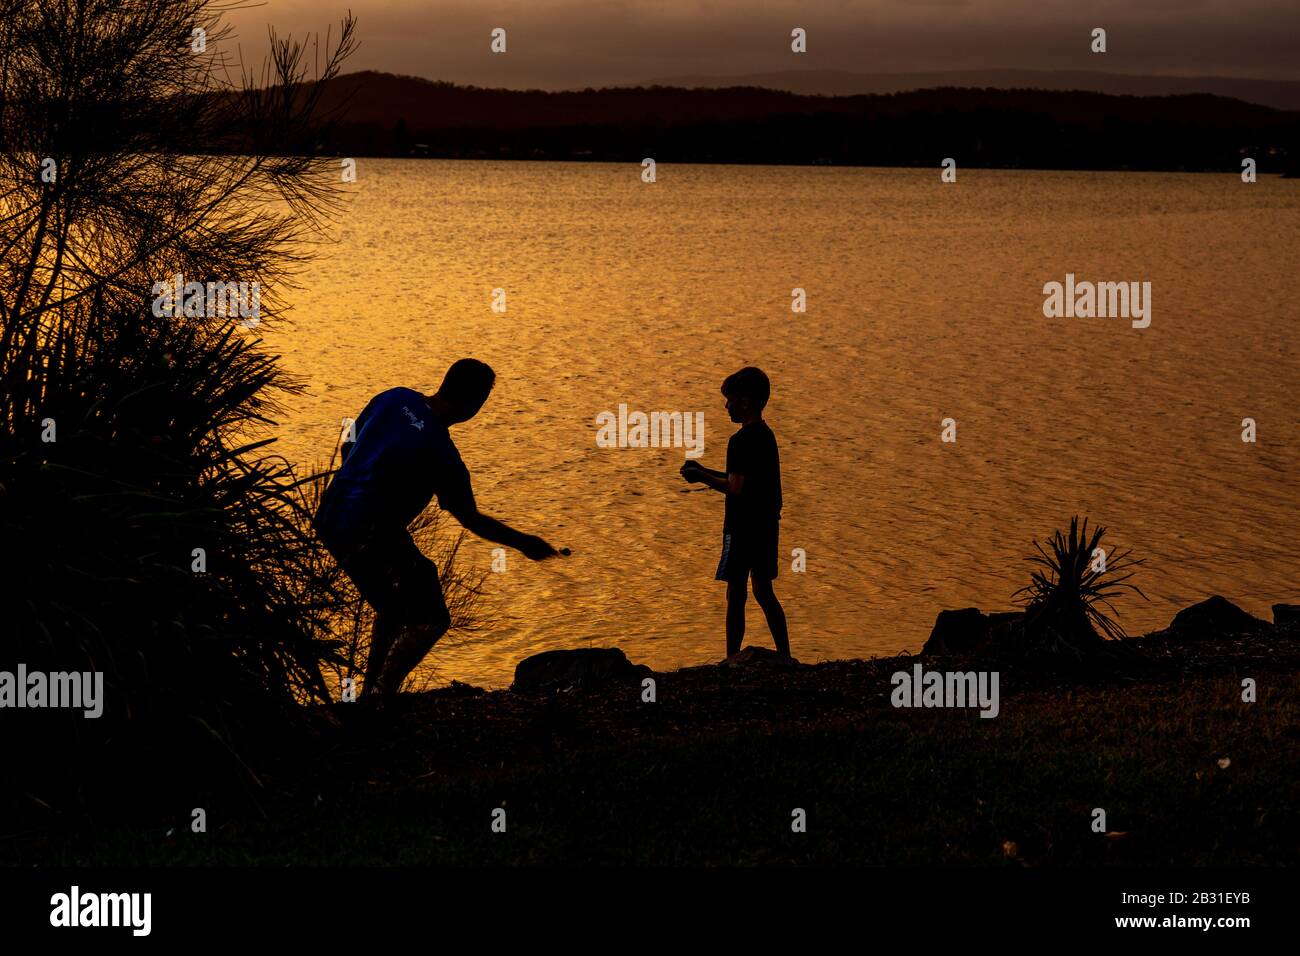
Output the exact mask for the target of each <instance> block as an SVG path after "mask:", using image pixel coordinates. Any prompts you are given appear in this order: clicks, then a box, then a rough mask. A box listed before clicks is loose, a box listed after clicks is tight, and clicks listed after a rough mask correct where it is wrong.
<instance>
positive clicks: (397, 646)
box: [375, 624, 447, 696]
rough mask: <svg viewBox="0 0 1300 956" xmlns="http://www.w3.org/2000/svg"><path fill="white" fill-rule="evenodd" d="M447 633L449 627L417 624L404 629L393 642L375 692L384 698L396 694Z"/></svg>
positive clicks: (376, 683)
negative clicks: (439, 639) (416, 666)
mask: <svg viewBox="0 0 1300 956" xmlns="http://www.w3.org/2000/svg"><path fill="white" fill-rule="evenodd" d="M445 633H447V627H446V626H444V625H437V624H416V625H412V626H411V627H407V628H403V629H402V631H401V633H400V634H398V636H397V639H396V640H395V641H393V647H392V650H390V651H389V652H388V658H387V660H385V661H384V666H383V668H382V669H381V670H380V672H379V679H378V680H377V681H376V682H375V692H376V693H378V694H381V695H383V696H391V695H393V694H396V693H397V692H398V691H399V690H400V689H401V687H402V682H403V681H405V680H406V678H407V676H408V675H410V673H411V671H413V670H415V665H417V664H419V663H420V661H422V660H424V655H425V654H427V653H429V651H430V650H432V649H433V645H434V644H435V643H436V642H437V640H438V638H440V637H442V635H443V634H445Z"/></svg>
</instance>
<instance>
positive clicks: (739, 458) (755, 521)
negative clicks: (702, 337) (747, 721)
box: [681, 366, 790, 657]
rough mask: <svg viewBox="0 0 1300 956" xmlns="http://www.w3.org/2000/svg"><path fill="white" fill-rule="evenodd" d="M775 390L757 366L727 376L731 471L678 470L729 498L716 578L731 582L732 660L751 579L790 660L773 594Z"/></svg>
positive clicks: (777, 500)
mask: <svg viewBox="0 0 1300 956" xmlns="http://www.w3.org/2000/svg"><path fill="white" fill-rule="evenodd" d="M771 391H772V387H771V385H770V384H769V382H768V380H767V376H766V375H764V374H763V372H762V370H760V369H757V368H753V367H752V366H751V367H747V368H742V369H741V370H740V371H739V372H736V373H735V374H734V375H729V376H727V380H726V381H724V382H723V383H722V394H723V396H724V397H725V398H726V399H727V414H728V415H729V416H731V420H732V421H733V422H736V423H737V424H738V425H740V426H741V427H740V430H739V431H737V432H736V433H735V434H734V435H732V436H731V440H730V441H728V442H727V470H726V471H725V472H721V471H713V470H711V469H709V468H705V467H703V466H702V465H700V463H699V462H697V461H688V462H687V463H686V464H684V465H682V471H681V475H682V477H683V478H685V479H686V480H687V481H692V482H703V483H704V484H706V485H708V486H709V487H710V488H713V489H714V490H716V491H721V492H722V493H723V494H725V495H726V496H727V501H726V509H725V513H724V518H723V523H722V560H721V561H720V562H719V563H718V571H717V574H716V575H714V577H715V579H716V580H718V581H726V582H727V656H728V657H730V656H731V655H732V654H735V653H736V652H737V651H739V650H740V645H741V643H742V641H743V640H744V638H745V582H746V580H749V581H750V582H751V586H752V587H753V589H754V598H755V600H757V601H758V606H759V607H761V608H762V609H763V614H764V616H765V617H766V618H767V626H768V628H769V629H770V630H771V631H772V640H773V641H775V642H776V649H777V651H778V652H779V653H781V654H784V655H785V656H786V657H789V656H790V636H789V633H788V631H787V630H786V623H785V611H783V610H782V609H781V602H780V601H778V600H777V599H776V592H775V591H773V590H772V581H773V579H774V578H775V577H776V565H777V537H778V534H779V531H780V523H781V461H780V457H779V456H778V455H777V450H776V436H775V435H773V434H772V429H770V428H768V427H767V422H765V421H763V408H764V407H765V406H766V405H767V399H768V396H769V395H771Z"/></svg>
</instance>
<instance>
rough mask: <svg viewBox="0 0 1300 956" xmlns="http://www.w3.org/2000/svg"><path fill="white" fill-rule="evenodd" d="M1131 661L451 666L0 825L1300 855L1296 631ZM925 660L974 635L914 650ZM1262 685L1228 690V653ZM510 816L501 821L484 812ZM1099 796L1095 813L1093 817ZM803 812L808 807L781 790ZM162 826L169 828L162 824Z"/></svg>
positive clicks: (199, 837)
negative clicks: (166, 803) (990, 701)
mask: <svg viewBox="0 0 1300 956" xmlns="http://www.w3.org/2000/svg"><path fill="white" fill-rule="evenodd" d="M1139 643H1140V644H1145V645H1146V647H1147V650H1146V652H1145V653H1144V654H1143V660H1142V663H1141V665H1140V666H1137V667H1128V668H1126V669H1125V670H1124V671H1122V672H1119V671H1111V672H1107V673H1095V674H1092V675H1090V676H1088V677H1083V676H1080V675H1078V674H1064V673H1054V672H1051V671H1048V670H1043V669H1041V668H1033V669H1030V668H1029V667H1027V666H1026V665H1023V664H1021V665H1019V666H1018V667H1017V666H1015V665H1012V664H1010V663H1005V664H1002V665H998V666H999V668H1000V671H1001V675H1002V681H1001V712H1000V714H999V716H998V717H997V718H995V719H981V718H980V717H979V716H978V714H977V712H976V711H975V710H966V711H961V710H943V709H933V710H903V709H894V708H893V707H891V706H890V704H889V691H890V682H889V675H890V674H892V673H893V672H895V671H897V670H905V669H910V668H911V666H912V664H913V663H915V660H916V659H914V658H907V657H903V658H895V659H889V660H873V661H841V662H831V663H825V664H820V665H816V666H812V667H804V668H797V669H794V670H784V669H778V668H773V667H769V666H765V665H762V664H755V665H751V666H750V667H748V668H742V669H739V670H736V669H730V668H723V667H700V668H691V669H687V670H682V671H678V672H674V673H670V674H662V675H657V681H658V687H657V696H658V700H657V701H656V702H654V703H644V702H642V700H641V688H640V686H639V685H630V684H629V685H612V686H606V687H604V688H602V689H599V690H595V691H582V690H574V691H571V692H568V693H564V692H561V693H556V694H526V695H525V694H514V693H510V692H505V691H501V692H493V693H484V692H481V691H477V690H475V689H472V688H466V687H463V686H453V687H451V688H448V689H444V690H440V691H434V692H430V693H426V694H418V695H407V696H405V697H404V698H403V699H402V700H401V701H400V705H399V706H398V707H396V708H395V709H394V710H391V711H389V712H385V713H379V714H376V713H373V712H371V711H369V710H367V709H365V708H364V705H355V704H340V705H336V706H335V707H333V708H332V712H333V713H332V715H331V716H330V717H329V718H325V715H324V713H322V717H323V718H325V719H322V722H321V726H320V729H319V732H318V735H317V736H316V738H315V739H314V741H313V743H312V745H311V746H309V747H305V748H299V749H298V750H297V751H296V754H295V756H294V757H293V758H292V759H290V758H287V757H286V758H285V759H284V760H282V761H281V762H280V763H279V766H278V770H277V772H276V773H275V774H274V775H273V776H272V777H264V778H263V781H264V783H265V784H266V786H267V789H268V791H269V792H271V793H275V794H277V796H275V797H273V798H271V799H269V800H268V801H267V802H266V803H265V805H264V810H263V813H246V812H245V813H240V814H238V815H235V816H230V815H228V814H226V813H225V812H224V811H223V809H222V808H221V806H214V807H210V808H207V809H208V825H209V832H207V833H206V834H194V833H191V832H190V829H189V816H188V814H189V808H185V810H184V812H183V813H180V814H178V817H177V819H176V820H175V821H174V822H173V823H171V824H167V825H158V826H151V827H145V828H142V827H140V826H132V827H130V828H123V829H117V830H115V829H114V828H112V827H111V826H110V827H101V828H99V829H98V830H96V831H94V832H82V833H79V834H75V835H65V836H60V837H57V838H55V837H52V836H46V837H39V836H28V837H22V838H14V837H11V838H8V839H6V840H5V841H4V843H5V846H4V855H5V856H7V857H12V858H13V859H14V860H15V861H16V862H24V863H41V864H56V863H57V864H86V863H142V864H151V865H163V864H205V863H223V864H265V865H282V864H286V863H292V864H347V865H355V864H380V865H382V864H409V863H428V864H440V863H446V864H519V863H523V864H530V863H609V864H625V863H633V864H757V863H800V864H845V863H852V864H998V865H1028V866H1060V865H1078V864H1223V865H1229V864H1274V863H1295V862H1297V861H1300V824H1298V822H1297V816H1296V813H1295V807H1296V806H1297V805H1300V775H1298V774H1297V772H1296V771H1297V767H1298V766H1300V761H1298V760H1297V756H1298V755H1300V653H1297V644H1300V642H1297V640H1296V638H1295V634H1294V631H1290V632H1287V631H1284V630H1282V629H1279V630H1278V632H1276V633H1275V634H1274V635H1272V636H1271V637H1268V638H1257V639H1249V640H1245V639H1243V640H1236V641H1234V640H1223V641H1219V642H1217V643H1207V642H1199V643H1197V644H1194V645H1192V644H1187V645H1178V644H1175V643H1174V642H1173V641H1164V640H1157V639H1154V638H1153V639H1149V640H1148V641H1143V642H1139ZM923 662H924V664H925V666H926V667H927V668H945V669H959V668H960V669H966V668H967V667H972V666H980V667H983V668H986V669H987V668H988V667H989V666H990V665H989V663H988V662H985V663H983V664H980V665H975V664H974V662H971V661H960V660H948V661H944V660H942V659H934V660H932V659H929V658H925V659H923ZM1244 677H1253V678H1254V679H1255V680H1256V682H1257V685H1258V699H1257V701H1256V702H1254V703H1245V702H1243V701H1242V683H1241V682H1242V678H1244ZM498 807H502V808H504V809H505V811H506V823H507V831H506V832H505V833H493V832H492V830H491V826H490V824H491V818H492V812H493V810H494V809H495V808H498ZM1098 807H1100V808H1103V809H1104V810H1105V811H1106V830H1107V831H1108V832H1107V833H1105V834H1102V833H1097V832H1094V830H1093V829H1092V821H1093V810H1094V808H1098ZM794 808H802V809H804V810H805V811H806V813H807V832H806V833H794V832H792V830H791V819H792V817H791V813H792V810H793V809H794ZM168 829H172V830H173V833H172V834H171V835H170V836H168V835H167V833H166V831H167V830H168Z"/></svg>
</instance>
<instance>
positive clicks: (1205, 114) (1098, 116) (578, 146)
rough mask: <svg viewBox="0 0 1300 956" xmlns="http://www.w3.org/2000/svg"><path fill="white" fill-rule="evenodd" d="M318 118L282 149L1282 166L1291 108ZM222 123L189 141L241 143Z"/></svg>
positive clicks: (502, 102) (758, 102)
mask: <svg viewBox="0 0 1300 956" xmlns="http://www.w3.org/2000/svg"><path fill="white" fill-rule="evenodd" d="M320 94H321V95H320V100H319V107H318V112H317V119H318V121H319V122H320V130H319V133H318V134H317V135H314V136H313V137H312V140H311V141H309V142H300V143H289V144H281V148H282V149H283V150H284V151H286V152H289V151H297V152H303V153H311V154H315V155H330V156H341V157H372V158H373V157H381V156H382V157H389V158H399V157H418V158H429V159H497V160H542V161H557V160H558V161H569V162H620V163H638V164H639V163H641V162H642V161H643V160H645V159H647V158H648V159H653V160H654V161H655V162H656V163H663V164H673V163H676V164H681V163H700V164H709V165H773V166H818V165H825V166H863V167H899V168H907V167H918V168H934V169H938V168H939V166H940V164H941V163H942V162H943V160H945V159H949V158H950V159H953V160H954V161H955V162H956V167H957V169H958V171H959V172H960V170H962V169H1020V170H1030V169H1032V170H1062V169H1075V170H1093V171H1103V170H1111V171H1125V170H1131V171H1149V172H1211V171H1217V172H1235V173H1238V174H1240V172H1241V169H1242V160H1243V159H1244V158H1250V159H1253V160H1255V163H1256V167H1257V169H1256V171H1257V173H1258V174H1261V175H1267V174H1270V173H1284V172H1287V171H1288V170H1289V171H1291V172H1292V173H1294V172H1295V170H1296V165H1297V163H1298V162H1300V111H1289V110H1282V109H1277V108H1274V107H1270V106H1262V105H1259V104H1257V103H1247V102H1244V101H1242V100H1237V99H1230V98H1227V97H1224V96H1218V95H1214V94H1208V93H1207V94H1195V93H1188V94H1177V95H1162V96H1133V95H1115V94H1111V93H1100V92H1088V91H1082V90H1066V91H1058V90H1041V89H993V88H966V87H938V88H932V89H921V90H912V91H909V92H899V93H883V94H854V95H846V96H822V95H811V94H803V93H791V92H786V91H783V90H774V89H766V88H759V87H724V88H718V89H713V88H694V89H686V88H679V87H615V88H605V89H589V90H576V91H573V90H570V91H558V92H546V91H541V90H503V89H482V88H478V87H462V86H455V85H453V84H450V83H434V82H431V81H428V80H422V79H418V78H415V77H402V76H394V75H392V74H386V73H374V72H364V73H353V74H346V75H344V76H341V77H337V78H335V79H333V80H330V81H328V82H327V83H325V84H323V86H322V87H321V89H320ZM255 141H256V135H255V131H249V130H244V131H241V130H238V129H229V130H224V131H222V133H221V134H219V135H217V136H216V137H215V138H214V140H213V141H211V142H209V143H207V144H203V145H201V146H200V147H199V148H200V149H206V150H208V151H212V152H241V151H243V150H244V149H246V148H247V144H248V143H251V142H255Z"/></svg>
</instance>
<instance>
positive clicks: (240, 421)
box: [0, 0, 354, 819]
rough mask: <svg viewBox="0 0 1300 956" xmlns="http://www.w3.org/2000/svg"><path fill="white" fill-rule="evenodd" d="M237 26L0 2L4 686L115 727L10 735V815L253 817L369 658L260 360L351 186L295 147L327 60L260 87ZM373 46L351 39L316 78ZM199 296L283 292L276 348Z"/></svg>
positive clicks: (275, 380) (2, 796)
mask: <svg viewBox="0 0 1300 956" xmlns="http://www.w3.org/2000/svg"><path fill="white" fill-rule="evenodd" d="M220 13H221V8H220V6H219V5H218V4H214V3H210V2H206V0H116V2H113V3H99V2H86V0H0V250H3V253H4V255H3V264H2V265H0V321H2V322H3V327H2V329H0V540H2V541H3V542H4V545H5V570H4V573H3V574H0V602H2V603H0V607H3V609H4V611H3V613H4V615H5V619H4V626H3V627H0V670H9V671H12V670H14V669H15V668H16V665H17V664H18V663H20V662H21V663H24V664H26V665H27V667H28V669H29V670H42V671H100V672H103V674H104V675H105V677H104V679H105V704H104V707H105V709H104V715H103V717H101V718H100V719H98V720H88V719H86V718H84V717H82V716H81V714H80V712H69V711H50V710H23V711H8V712H5V713H3V714H0V732H3V733H4V734H5V735H6V741H5V744H6V747H7V758H6V759H7V762H8V766H9V768H10V769H11V770H12V772H8V773H6V774H5V775H4V782H3V783H0V810H4V811H6V812H8V813H12V812H15V811H16V812H19V813H22V814H26V813H30V812H36V813H37V814H38V815H60V814H78V815H89V816H91V817H103V816H105V815H109V814H112V815H120V814H121V813H123V812H125V811H127V810H129V809H131V808H141V809H143V808H146V807H148V808H157V807H170V808H172V809H174V810H178V811H180V810H182V809H183V810H184V812H186V813H188V810H189V808H191V807H194V806H203V805H205V804H204V803H202V801H204V800H210V799H216V796H215V795H217V794H219V793H227V792H228V791H229V790H230V787H231V785H232V784H237V785H238V786H239V787H242V789H243V792H245V793H248V794H250V795H255V794H256V793H257V790H258V788H259V786H260V785H261V779H260V774H259V772H258V769H257V765H256V754H257V747H258V745H259V744H266V743H268V742H271V741H273V740H275V739H276V738H277V737H279V736H280V735H282V734H292V733H294V732H297V730H298V729H300V728H301V727H302V724H301V720H300V715H301V708H300V707H298V706H297V705H298V704H300V703H301V702H302V701H303V700H323V699H325V698H326V696H327V694H328V686H327V683H326V680H325V677H324V675H323V673H322V664H324V665H325V666H326V667H332V666H337V664H338V663H339V662H341V661H342V660H343V659H344V654H343V647H342V644H341V642H339V641H338V640H337V638H335V637H334V635H333V634H332V633H331V630H330V628H331V626H332V623H333V620H334V618H335V616H336V614H337V608H338V607H339V605H340V602H343V601H346V600H347V595H346V593H345V592H344V591H343V590H342V589H341V588H340V587H339V584H338V581H337V574H336V573H335V572H334V571H333V570H332V565H331V563H330V561H329V560H328V555H326V554H324V552H323V550H322V549H321V547H320V545H319V544H318V543H317V542H316V540H315V538H314V536H313V535H312V534H311V533H310V524H309V520H308V519H309V514H310V499H309V495H308V491H307V488H306V484H307V481H304V480H302V479H300V478H299V477H298V476H296V475H295V474H294V471H293V469H292V468H291V467H289V466H288V464H287V463H286V462H284V461H283V460H281V459H279V458H277V457H276V456H274V455H273V454H271V453H270V450H269V448H268V447H267V446H268V445H269V443H270V439H267V438H259V434H261V432H260V431H259V429H262V428H264V427H265V426H268V425H270V424H272V423H273V422H274V419H275V415H276V414H277V411H278V409H279V404H278V403H279V402H280V401H281V400H282V399H283V398H284V397H285V396H287V395H289V394H292V393H293V392H295V391H297V390H298V389H299V387H300V386H299V385H298V384H297V383H295V382H293V381H292V380H291V379H289V378H288V377H287V375H286V373H285V372H284V371H283V370H282V369H281V367H280V365H279V363H278V359H277V357H276V356H274V355H272V354H270V353H268V352H267V351H266V349H265V347H264V343H263V341H262V340H261V339H260V338H259V336H260V334H261V330H262V329H265V328H269V327H272V326H273V325H274V324H275V322H276V320H277V319H278V318H279V317H280V315H281V306H280V305H279V298H278V296H277V292H278V290H280V289H282V288H284V285H285V283H286V282H287V281H288V280H289V277H290V275H291V273H292V269H293V267H294V265H295V263H296V262H298V261H299V260H301V259H302V258H303V257H304V256H305V255H307V254H308V253H309V252H310V248H311V245H310V244H311V242H312V241H314V238H313V237H315V238H319V237H320V236H321V235H322V233H320V232H319V229H320V228H321V226H322V225H323V224H324V223H325V222H326V221H327V217H328V214H329V213H330V211H331V208H332V206H331V203H332V202H333V200H334V197H335V187H334V185H333V183H335V182H336V181H337V171H336V166H335V164H334V163H333V162H331V161H325V160H319V159H314V158H312V157H310V156H309V155H305V154H303V153H302V152H294V151H293V150H292V149H291V147H292V146H294V144H300V143H302V142H306V141H309V140H310V130H311V128H312V121H313V111H314V109H315V98H314V97H315V92H314V91H315V90H316V88H317V87H316V85H315V84H314V83H313V82H308V78H307V68H306V62H307V58H306V55H305V48H304V47H303V46H301V45H300V44H295V43H293V42H290V41H285V40H280V39H278V38H273V42H272V51H271V54H270V56H269V58H268V60H267V61H266V64H265V66H264V69H263V72H262V73H261V75H260V76H255V75H253V74H250V73H247V72H244V73H242V74H241V73H240V70H241V69H242V66H241V65H239V64H236V62H235V61H234V59H233V57H232V53H233V48H232V46H231V45H230V44H228V43H226V42H225V41H226V40H227V37H226V34H225V32H224V29H223V27H222V24H221V21H220ZM195 26H202V27H204V28H206V29H207V44H208V46H207V50H206V52H202V53H196V52H195V51H194V50H193V49H192V47H191V45H190V38H191V35H192V34H191V31H192V29H193V28H194V27H195ZM353 45H354V23H353V22H352V21H351V20H350V19H349V20H347V21H345V22H344V24H343V30H342V34H341V35H340V37H339V38H338V41H337V43H336V44H335V45H333V46H332V47H331V45H330V44H329V42H328V41H327V43H326V50H325V54H324V57H323V59H322V61H321V68H320V70H319V72H318V74H317V76H316V78H317V79H322V80H323V79H328V78H330V77H332V76H334V75H336V74H337V72H338V69H339V65H340V63H341V62H342V59H343V58H344V57H346V56H347V55H348V53H349V52H350V51H351V49H352V47H353ZM232 73H233V74H235V76H236V78H235V79H232V78H231V76H232ZM241 89H245V90H246V91H247V92H246V94H245V95H241V94H240V90H241ZM225 129H246V130H250V131H252V132H251V133H250V138H248V139H247V141H244V142H242V143H241V144H240V145H241V146H242V148H243V151H242V152H241V153H239V154H237V155H233V154H232V155H199V154H197V153H192V152H188V150H192V149H197V148H200V147H201V146H202V145H203V144H205V143H206V142H208V141H209V140H210V139H211V136H212V131H213V130H225ZM182 150H185V151H186V152H182ZM51 164H52V167H51ZM50 168H53V169H54V170H55V171H56V172H55V175H54V176H53V177H49V176H45V175H42V174H43V172H44V171H45V170H47V169H50ZM176 273H181V274H182V275H184V276H185V277H187V279H196V280H198V281H204V280H208V279H213V280H220V281H248V282H257V283H259V285H260V286H261V287H262V288H263V295H262V313H261V318H262V325H261V326H259V328H258V330H256V331H250V330H248V329H245V328H241V327H239V326H238V325H237V324H236V323H234V322H232V321H231V319H230V318H228V317H224V316H222V317H203V316H200V317H190V318H178V317H171V316H163V317H159V316H157V315H156V314H154V312H153V310H152V309H151V302H152V297H153V296H152V287H153V283H155V282H157V281H166V280H167V279H168V278H169V277H170V276H172V275H174V274H176ZM51 439H52V440H51ZM309 480H310V479H308V481H309ZM7 819H12V817H7Z"/></svg>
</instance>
